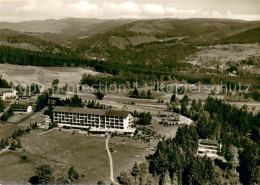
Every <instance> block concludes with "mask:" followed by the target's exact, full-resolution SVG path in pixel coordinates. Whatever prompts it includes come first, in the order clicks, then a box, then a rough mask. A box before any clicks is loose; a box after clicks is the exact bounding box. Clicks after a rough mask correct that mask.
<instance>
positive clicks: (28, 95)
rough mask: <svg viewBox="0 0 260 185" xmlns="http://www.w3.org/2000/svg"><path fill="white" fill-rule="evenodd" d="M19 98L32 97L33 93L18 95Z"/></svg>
mask: <svg viewBox="0 0 260 185" xmlns="http://www.w3.org/2000/svg"><path fill="white" fill-rule="evenodd" d="M18 96H19V97H31V93H29V92H24V93H22V92H20V93H19V94H18Z"/></svg>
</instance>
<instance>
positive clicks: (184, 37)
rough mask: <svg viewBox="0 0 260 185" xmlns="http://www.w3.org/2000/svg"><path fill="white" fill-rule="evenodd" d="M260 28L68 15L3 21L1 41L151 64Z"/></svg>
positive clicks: (247, 36)
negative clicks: (46, 18)
mask: <svg viewBox="0 0 260 185" xmlns="http://www.w3.org/2000/svg"><path fill="white" fill-rule="evenodd" d="M259 28H260V22H259V21H241V20H230V19H149V20H134V19H116V20H110V19H81V18H80V19H79V18H67V19H59V20H54V19H49V20H41V21H25V22H19V23H7V22H0V45H5V46H10V47H15V48H21V49H25V50H33V51H42V52H51V53H54V54H55V53H56V54H68V53H70V52H72V53H74V52H75V53H76V54H77V55H79V56H80V57H83V58H88V59H99V60H111V61H118V62H121V63H130V64H131V63H137V64H142V65H148V64H155V63H165V62H167V63H170V62H174V61H176V60H181V59H183V58H184V57H185V56H186V55H187V54H191V53H192V52H194V51H195V50H194V47H193V48H192V46H197V45H211V44H219V43H222V44H225V42H231V43H252V42H258V41H259ZM181 48H183V49H184V48H185V49H186V50H187V51H183V49H181ZM189 48H190V49H189Z"/></svg>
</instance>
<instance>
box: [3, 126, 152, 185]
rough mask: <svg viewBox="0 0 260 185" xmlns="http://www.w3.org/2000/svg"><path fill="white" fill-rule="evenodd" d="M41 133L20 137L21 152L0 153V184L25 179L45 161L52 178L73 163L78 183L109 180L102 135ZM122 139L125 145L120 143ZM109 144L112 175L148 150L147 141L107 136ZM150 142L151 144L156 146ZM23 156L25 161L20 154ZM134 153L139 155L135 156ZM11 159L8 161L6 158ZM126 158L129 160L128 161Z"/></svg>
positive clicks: (57, 132) (63, 132)
mask: <svg viewBox="0 0 260 185" xmlns="http://www.w3.org/2000/svg"><path fill="white" fill-rule="evenodd" d="M39 133H42V131H41V130H35V131H32V132H31V133H30V134H26V135H24V136H23V137H22V138H21V143H22V146H23V148H22V150H21V151H14V152H12V151H7V152H4V153H2V154H0V164H1V166H0V179H1V181H0V183H8V182H9V183H10V182H17V183H21V182H28V180H29V178H30V177H31V176H33V175H34V172H35V169H36V167H37V166H39V165H41V164H49V165H50V166H52V167H53V168H54V169H55V177H56V178H59V177H64V176H66V174H67V171H68V169H69V168H70V167H71V166H73V167H74V168H75V169H76V170H77V171H78V172H79V174H80V180H79V181H78V183H91V184H93V183H97V181H98V180H103V181H104V182H106V183H110V182H111V181H110V179H109V175H110V173H109V159H108V156H107V152H106V149H105V138H104V137H95V136H85V135H80V134H77V133H75V134H72V133H71V132H68V131H59V130H52V131H50V132H47V133H44V134H41V135H38V134H39ZM122 140H126V141H125V144H121V141H122ZM110 143H112V144H109V147H115V148H116V151H117V152H116V153H113V154H112V157H113V161H114V171H115V177H116V176H117V175H119V172H120V171H121V170H122V169H129V168H130V167H131V166H132V165H133V164H134V162H135V161H136V160H137V161H140V160H143V159H144V156H145V155H147V154H148V153H150V152H151V151H148V150H146V149H145V147H146V146H147V145H148V144H145V143H141V142H137V141H134V140H132V139H129V138H126V137H124V138H117V137H115V138H111V141H110ZM156 143H157V142H156V141H154V144H153V145H154V146H155V145H156ZM24 155H25V156H27V158H28V161H27V162H26V163H25V162H23V161H22V160H21V156H24ZM136 156H140V157H139V158H136ZM7 159H12V160H7ZM129 159H130V160H129Z"/></svg>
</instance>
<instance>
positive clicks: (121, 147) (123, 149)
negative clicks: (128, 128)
mask: <svg viewBox="0 0 260 185" xmlns="http://www.w3.org/2000/svg"><path fill="white" fill-rule="evenodd" d="M123 140H125V142H124V143H122V141H123ZM157 143H158V141H157V140H152V141H151V143H143V142H141V141H135V140H133V139H128V138H125V137H114V138H110V144H109V147H111V148H114V149H115V150H116V152H115V153H112V158H113V165H114V176H115V177H118V176H119V175H120V172H122V171H123V170H124V171H126V170H129V169H131V168H132V167H133V165H134V163H135V162H137V163H140V162H144V161H145V156H147V155H149V154H152V153H153V151H152V150H151V148H152V147H155V146H156V145H157Z"/></svg>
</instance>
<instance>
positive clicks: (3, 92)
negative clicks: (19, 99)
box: [0, 88, 16, 100]
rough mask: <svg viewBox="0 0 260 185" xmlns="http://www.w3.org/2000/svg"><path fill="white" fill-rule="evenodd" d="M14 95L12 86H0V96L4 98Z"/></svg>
mask: <svg viewBox="0 0 260 185" xmlns="http://www.w3.org/2000/svg"><path fill="white" fill-rule="evenodd" d="M14 97H16V90H15V89H13V88H0V98H1V99H2V100H5V99H6V98H14Z"/></svg>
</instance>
